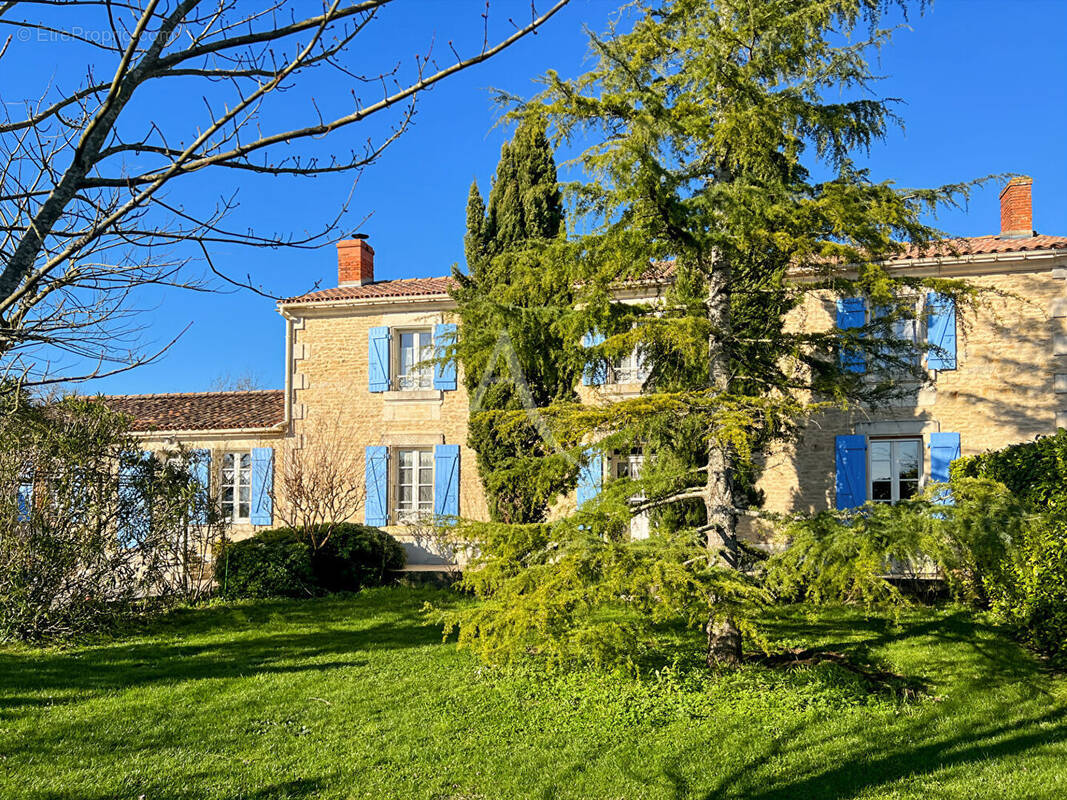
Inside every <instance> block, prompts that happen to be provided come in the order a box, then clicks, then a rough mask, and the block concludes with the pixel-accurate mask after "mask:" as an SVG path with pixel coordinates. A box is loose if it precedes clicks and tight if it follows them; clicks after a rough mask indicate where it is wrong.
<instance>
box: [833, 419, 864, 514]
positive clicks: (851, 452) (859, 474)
mask: <svg viewBox="0 0 1067 800" xmlns="http://www.w3.org/2000/svg"><path fill="white" fill-rule="evenodd" d="M834 450H835V453H836V461H837V479H836V481H835V490H836V505H837V508H838V509H841V510H844V509H848V508H857V507H858V506H862V505H863V504H864V503H866V502H867V437H866V436H862V435H859V434H848V435H845V436H838V437H837V438H836V440H835V442H834Z"/></svg>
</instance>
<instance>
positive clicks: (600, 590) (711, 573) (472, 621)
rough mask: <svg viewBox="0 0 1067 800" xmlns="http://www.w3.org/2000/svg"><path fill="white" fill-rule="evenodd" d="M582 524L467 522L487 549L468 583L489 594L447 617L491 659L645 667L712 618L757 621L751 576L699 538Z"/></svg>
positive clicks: (749, 629) (467, 642)
mask: <svg viewBox="0 0 1067 800" xmlns="http://www.w3.org/2000/svg"><path fill="white" fill-rule="evenodd" d="M586 522H587V523H589V524H587V525H577V524H576V523H575V522H574V521H573V520H569V519H565V520H561V521H559V522H556V523H552V524H541V525H509V526H500V525H494V524H492V523H474V522H467V523H464V528H463V530H462V533H463V534H464V535H465V536H466V537H467V538H468V539H470V540H472V541H474V542H476V543H477V545H478V550H479V555H478V557H477V559H476V561H475V563H474V564H472V565H471V567H470V568H469V569H467V570H466V571H465V572H464V574H463V581H462V586H463V587H464V588H466V589H468V590H470V591H472V592H473V593H474V594H475V595H476V596H478V597H479V598H480V600H481V602H480V603H478V604H477V605H474V606H469V607H464V608H460V609H455V610H452V611H449V612H447V613H445V614H444V615H443V619H444V621H445V623H446V630H447V631H449V632H452V631H458V635H459V642H460V644H461V646H469V647H471V648H472V649H473V650H474V651H475V652H477V653H478V654H479V656H481V657H482V658H483V659H484V660H485V661H488V662H490V663H512V662H515V661H517V660H520V659H523V658H527V657H531V656H532V657H534V658H535V659H536V660H538V661H540V662H541V663H543V664H550V665H556V666H558V665H563V664H580V663H592V664H597V665H612V664H620V663H622V664H633V665H640V664H642V663H644V662H646V661H648V660H650V659H655V658H659V657H661V655H662V652H661V650H662V647H663V644H664V642H666V641H669V640H673V638H674V637H675V635H676V634H675V633H674V631H676V629H677V628H679V627H681V628H686V627H689V628H692V627H697V628H702V627H703V626H704V625H705V624H706V623H707V621H708V618H709V615H711V616H712V617H713V618H715V619H719V618H726V617H730V618H733V619H736V620H739V621H740V623H741V625H742V630H743V631H744V632H745V633H747V634H750V635H751V636H752V637H753V638H755V639H758V635H757V633H756V631H755V629H754V627H753V626H752V625H750V624H749V621H750V620H752V619H753V618H754V617H755V616H756V615H757V612H758V610H759V608H760V607H761V606H762V605H763V604H764V602H765V600H766V597H765V594H764V592H763V591H762V590H761V589H760V588H759V586H758V585H757V584H756V583H755V582H754V581H753V580H752V579H751V578H749V577H748V576H746V575H744V574H742V573H740V572H737V571H735V570H731V569H726V568H722V567H715V566H712V565H710V564H709V562H708V558H707V552H706V550H705V549H704V548H703V547H702V545H700V544H699V543H697V542H695V541H693V540H692V538H691V537H688V538H687V537H682V536H656V537H653V538H650V539H647V540H641V541H633V540H630V539H629V530H628V529H625V530H618V529H616V530H610V529H608V528H605V527H604V526H603V525H601V524H598V522H597V521H595V520H592V519H587V520H586Z"/></svg>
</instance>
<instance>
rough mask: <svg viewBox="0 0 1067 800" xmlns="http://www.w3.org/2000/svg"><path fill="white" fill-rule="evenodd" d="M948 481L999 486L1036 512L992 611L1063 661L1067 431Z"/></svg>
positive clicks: (992, 457)
mask: <svg viewBox="0 0 1067 800" xmlns="http://www.w3.org/2000/svg"><path fill="white" fill-rule="evenodd" d="M952 475H953V481H954V482H955V481H958V480H959V479H960V478H962V477H964V476H968V477H981V478H988V479H991V480H995V481H998V482H1000V483H1002V484H1004V485H1005V486H1007V487H1008V489H1009V490H1010V491H1011V492H1012V494H1014V495H1015V496H1016V497H1018V498H1019V499H1020V500H1022V501H1023V502H1024V503H1026V504H1027V505H1028V506H1029V507H1030V508H1032V509H1033V510H1034V511H1035V512H1036V514H1035V516H1034V517H1033V519H1032V521H1031V524H1030V525H1029V527H1028V529H1027V531H1026V533H1025V535H1024V536H1022V537H1020V538H1019V541H1018V542H1017V544H1016V546H1015V547H1014V548H1013V551H1012V557H1011V564H1010V568H1009V570H1008V572H1007V574H1006V576H1005V579H1004V580H1003V581H1002V582H1000V583H999V584H998V585H997V586H996V587H994V589H993V590H992V591H991V593H990V594H991V606H992V608H993V611H994V613H995V614H996V615H997V616H998V617H999V618H1000V619H1002V620H1004V621H1005V622H1008V623H1010V624H1013V625H1015V626H1017V627H1019V628H1020V629H1021V630H1022V631H1023V635H1024V637H1025V638H1026V639H1027V640H1028V641H1029V643H1030V644H1031V645H1032V646H1033V647H1035V648H1036V649H1037V650H1040V651H1041V652H1043V653H1046V654H1047V655H1050V656H1052V657H1054V658H1056V659H1058V660H1064V659H1067V430H1063V429H1060V430H1059V431H1057V432H1056V433H1055V435H1053V436H1042V437H1041V438H1039V439H1035V440H1034V441H1031V442H1023V443H1021V444H1015V445H1011V446H1009V447H1005V448H1003V449H1002V450H994V451H991V452H987V453H982V454H980V455H976V456H971V457H969V458H963V459H959V460H957V461H956V462H954V463H953V465H952Z"/></svg>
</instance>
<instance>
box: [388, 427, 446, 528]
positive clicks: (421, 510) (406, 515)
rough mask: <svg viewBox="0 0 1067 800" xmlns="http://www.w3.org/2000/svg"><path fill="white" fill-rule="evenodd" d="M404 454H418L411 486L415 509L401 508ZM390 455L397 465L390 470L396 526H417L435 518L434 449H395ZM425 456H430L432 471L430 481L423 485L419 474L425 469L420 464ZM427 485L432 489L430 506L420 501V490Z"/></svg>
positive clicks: (391, 460)
mask: <svg viewBox="0 0 1067 800" xmlns="http://www.w3.org/2000/svg"><path fill="white" fill-rule="evenodd" d="M404 453H415V454H416V459H417V461H416V464H415V466H414V468H413V475H412V478H413V480H412V483H411V484H409V485H410V486H411V497H412V501H413V503H414V508H401V507H400V489H401V482H400V478H401V475H400V470H401V468H402V466H401V463H400V462H401V459H402V458H403V454H404ZM389 455H390V458H389V461H390V463H392V464H394V465H395V466H394V467H393V468H392V469H391V470H390V474H389V483H390V487H391V489H390V494H391V495H392V498H391V499H392V501H393V503H392V507H393V519H394V521H395V522H396V524H397V525H411V524H417V523H419V522H421V521H422V520H424V519H427V518H428V517H432V516H433V510H434V500H435V499H436V498H435V497H434V493H435V488H436V487H435V481H436V478H437V475H436V471H437V470H436V464H435V463H434V461H435V459H434V450H433V448H432V447H416V446H404V447H394V448H392V452H391V453H390V454H389ZM423 455H427V456H428V461H429V467H428V468H429V471H430V479H429V482H428V483H423V482H422V481H420V480H419V473H420V472H421V471H422V469H424V467H422V466H421V464H420V463H419V461H420V460H421V458H422V456H423ZM427 485H428V486H429V487H430V500H429V502H428V505H427V504H425V503H424V502H422V501H420V500H419V489H420V488H422V487H424V486H427ZM420 506H425V507H420Z"/></svg>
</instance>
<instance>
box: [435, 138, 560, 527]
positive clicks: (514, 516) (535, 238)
mask: <svg viewBox="0 0 1067 800" xmlns="http://www.w3.org/2000/svg"><path fill="white" fill-rule="evenodd" d="M563 233H564V212H563V204H562V199H561V196H560V190H559V186H558V184H557V176H556V163H555V157H554V156H553V153H552V147H551V145H550V144H549V142H548V139H547V137H546V136H545V128H544V125H543V124H542V123H539V122H537V121H535V120H528V121H524V122H523V123H522V124H520V125H519V127H518V129H517V130H516V132H515V135H514V137H513V139H512V140H511V141H510V142H508V143H505V144H504V145H503V147H502V148H501V152H500V161H499V163H498V165H497V170H496V175H495V176H494V179H493V184H492V187H491V189H490V191H489V199H488V203H487V204H485V205H483V203H482V199H481V194H480V193H479V191H478V187H477V184H474V185H472V186H471V190H470V194H469V197H468V201H467V232H466V235H465V237H464V246H465V252H466V257H467V272H466V274H463V273H458V272H457V274H456V276H455V277H456V278H457V284H458V288H457V289H456V290H455V291H454V296H455V298H456V300H457V302H458V305H459V316H460V319H461V323H462V324H461V326H460V334H459V340H458V343H457V353H458V356H459V359H460V361H461V363H462V364H463V367H464V375H465V381H466V385H467V389H468V391H469V393H470V395H471V398H472V404H473V405H472V408H471V416H470V427H469V437H468V442H469V444H470V446H471V447H472V448H473V449H474V450H475V452H476V453H477V454H478V469H479V474H480V476H481V478H482V483H483V485H484V487H485V489H486V494H487V498H488V504H489V510H490V514H491V517H492V519H494V520H496V521H501V522H508V523H526V522H533V521H538V520H541V519H543V518H544V516H545V514H546V511H547V506H548V503H549V501H550V500H552V498H553V497H555V496H556V495H557V494H558V493H559V492H560V491H561V490H563V489H564V488H566V487H567V486H568V485H569V484H571V482H572V481H573V476H574V471H575V470H574V466H573V465H572V464H570V463H569V461H567V460H566V459H564V458H561V457H560V456H559V455H558V454H551V453H549V452H547V451H546V450H545V447H544V442H543V440H542V438H541V437H540V436H539V435H538V433H537V431H536V430H535V428H534V427H533V426H532V425H531V424H529V423H528V421H519V422H518V423H513V422H509V421H506V420H504V419H503V418H502V417H501V416H500V414H499V412H503V411H513V410H517V409H521V408H522V407H523V401H522V399H521V394H522V392H524V391H527V390H528V391H529V392H530V397H531V400H532V402H533V403H535V404H536V405H545V404H547V403H548V402H550V401H551V400H558V399H562V398H568V397H572V396H573V393H572V386H573V382H574V380H573V379H574V373H573V369H572V370H570V371H568V370H567V369H566V367H564V366H562V364H563V359H562V358H561V353H563V352H564V351H565V350H566V349H567V348H566V347H565V343H564V340H563V337H562V335H561V334H560V332H559V331H558V330H556V329H555V327H554V322H555V317H556V316H557V315H555V314H554V313H553V311H552V309H553V306H554V304H559V305H561V306H566V305H568V304H569V303H570V294H571V292H570V288H569V286H568V284H567V283H566V282H563V283H561V284H557V283H555V282H554V281H551V280H549V281H547V282H546V281H544V279H543V278H544V276H548V275H550V274H551V271H549V270H545V269H543V268H542V265H543V262H544V259H545V256H546V254H548V253H549V252H550V248H549V247H548V245H549V244H550V243H551V242H552V241H555V240H558V239H560V237H562V235H563ZM502 334H504V338H503V339H502V338H501V335H502ZM502 342H503V343H504V348H503V349H501V348H500V347H499V346H498V345H499V344H501V343H502ZM512 354H513V355H514V360H511V359H510V356H511V355H512ZM515 366H517V367H518V369H517V371H516V370H515V369H514V367H515ZM483 382H484V384H485V385H482V384H483ZM480 387H481V388H480ZM527 402H530V401H527Z"/></svg>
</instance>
